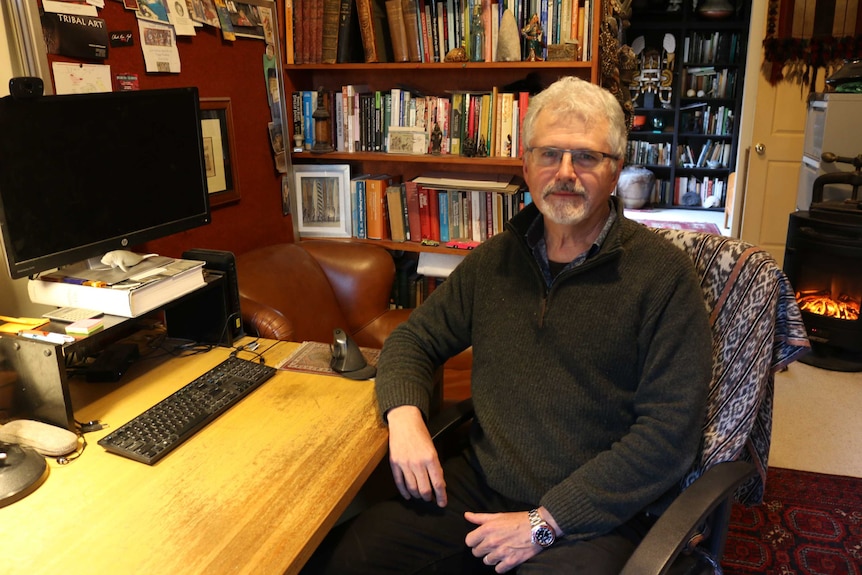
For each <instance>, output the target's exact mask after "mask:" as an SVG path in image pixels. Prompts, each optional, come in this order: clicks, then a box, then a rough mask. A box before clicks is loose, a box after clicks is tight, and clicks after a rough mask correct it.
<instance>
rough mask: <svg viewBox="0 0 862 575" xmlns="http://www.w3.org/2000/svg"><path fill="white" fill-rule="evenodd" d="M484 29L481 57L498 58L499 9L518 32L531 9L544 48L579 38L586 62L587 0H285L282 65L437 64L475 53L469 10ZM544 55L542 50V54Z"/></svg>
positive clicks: (590, 14) (590, 3)
mask: <svg viewBox="0 0 862 575" xmlns="http://www.w3.org/2000/svg"><path fill="white" fill-rule="evenodd" d="M477 8H478V10H479V12H480V15H481V26H482V30H483V35H482V40H483V46H482V48H481V53H482V54H483V61H486V62H492V61H496V48H497V38H498V33H499V28H500V22H501V20H502V19H503V14H504V11H505V10H506V9H507V8H508V9H510V10H511V12H512V16H513V17H514V20H515V23H516V25H517V27H518V30H521V29H522V28H523V27H525V26H526V25H527V24H528V23H529V22H530V19H531V17H532V16H533V14H535V15H536V16H537V17H538V18H539V20H540V22H541V25H542V30H543V35H542V38H541V40H542V45H543V50H544V51H545V52H546V46H547V45H548V44H567V43H574V42H577V43H578V45H579V46H581V47H585V48H586V49H581V50H580V51H578V53H577V55H578V59H581V60H589V58H590V54H589V46H590V45H591V39H590V33H591V25H590V23H591V22H592V19H593V9H594V2H593V1H592V0H506V1H505V2H503V1H498V0H286V7H285V17H286V25H285V28H286V30H285V36H286V37H285V42H286V45H287V47H286V50H285V52H286V55H285V56H286V57H285V61H286V63H287V64H321V63H322V64H332V63H349V62H369V63H370V62H442V61H444V59H445V57H446V54H448V53H449V52H450V51H451V50H453V49H455V48H460V47H464V48H465V50H466V53H467V54H471V53H473V52H472V50H473V47H472V46H471V42H473V41H475V39H474V35H473V34H472V32H473V30H472V29H471V28H472V27H473V18H472V15H473V14H474V10H476V9H477ZM545 55H546V54H542V57H544V56H545Z"/></svg>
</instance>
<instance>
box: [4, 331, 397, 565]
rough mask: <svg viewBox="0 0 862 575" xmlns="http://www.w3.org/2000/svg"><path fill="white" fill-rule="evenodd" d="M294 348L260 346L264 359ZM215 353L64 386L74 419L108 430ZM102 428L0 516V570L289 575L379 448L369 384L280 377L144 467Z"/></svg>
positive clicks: (219, 356)
mask: <svg viewBox="0 0 862 575" xmlns="http://www.w3.org/2000/svg"><path fill="white" fill-rule="evenodd" d="M248 340H249V339H248V338H247V339H246V340H245V341H248ZM297 345H298V344H293V343H287V342H272V341H266V340H261V346H260V350H261V351H263V350H265V352H264V354H265V357H266V359H267V363H268V364H270V365H275V364H276V363H277V362H279V361H280V360H281V359H284V358H285V357H287V356H288V355H289V354H290V353H291V352H292V351H293V350H294V349H295V348H296V347H297ZM270 346H272V347H270ZM227 355H228V350H227V349H224V348H219V349H216V350H213V351H210V352H208V353H206V354H202V355H195V356H189V357H184V358H172V359H170V360H164V361H161V362H159V361H154V360H145V361H141V362H138V364H136V365H135V366H133V368H132V370H130V372H129V373H128V374H127V375H126V377H125V378H124V381H127V383H125V384H107V385H105V384H85V383H76V384H75V385H74V388H73V391H72V393H73V405H74V406H75V409H76V412H75V416H76V418H77V419H78V421H90V420H96V419H98V420H101V421H103V422H105V423H108V424H110V425H111V426H112V427H118V426H120V425H122V424H123V423H126V421H128V420H129V419H131V418H132V417H134V416H135V415H137V414H139V413H140V412H142V411H143V410H144V409H146V408H148V407H150V406H152V405H154V404H155V403H157V402H158V401H159V400H161V399H163V398H164V397H165V396H167V395H169V394H170V393H172V392H173V391H175V390H176V389H179V388H180V387H182V386H183V385H184V384H186V383H188V382H189V381H191V380H192V379H194V378H195V377H197V376H198V375H200V374H201V373H203V372H204V371H206V370H207V369H209V368H210V367H212V366H214V365H216V364H217V363H219V361H221V360H223V359H224V358H225V357H226V356H227ZM240 357H249V358H251V357H252V356H251V355H250V354H248V353H242V354H241V355H240ZM130 375H131V376H132V377H131V378H130V377H129V376H130ZM107 433H108V430H107V429H106V430H103V431H99V432H95V433H89V434H87V441H88V443H89V446H88V447H87V448H86V451H85V452H84V454H83V455H82V456H81V457H80V459H77V460H75V461H73V462H71V463H69V464H68V465H59V464H57V463H56V462H55V461H54V460H53V459H49V466H50V473H49V475H48V478H47V480H46V481H45V483H44V484H43V485H42V486H40V487H39V488H38V489H37V490H36V491H35V492H33V493H31V494H30V495H29V496H27V497H26V498H24V499H22V500H20V501H17V502H15V503H13V504H11V505H9V506H7V507H4V508H2V509H0V557H2V559H0V565H2V566H0V571H2V572H3V573H10V574H16V575H17V574H21V575H33V574H36V573H46V574H51V575H56V574H57V573H94V574H102V573H118V574H119V573H122V574H136V573H142V574H144V573H145V574H152V575H168V574H180V573H182V574H187V573H189V574H190V573H206V574H208V575H210V574H218V573H253V574H255V575H263V574H270V573H273V574H276V573H277V574H281V573H285V572H286V573H296V572H298V571H299V569H300V568H301V566H302V565H303V564H304V563H305V562H306V561H307V560H308V558H309V556H310V555H311V553H312V552H313V550H314V549H315V547H316V546H317V545H318V544H319V543H320V541H321V540H322V538H323V536H324V535H325V534H326V532H327V531H328V530H329V529H330V527H331V526H332V525H333V524H334V523H335V521H336V520H337V519H338V517H339V516H340V514H341V513H342V512H343V511H344V509H345V508H346V507H347V505H348V503H349V502H350V500H351V499H352V498H353V496H354V495H355V494H356V492H357V491H358V489H359V487H360V486H361V485H362V483H363V482H364V481H365V479H366V478H367V477H368V475H369V474H370V472H371V471H372V470H373V468H374V467H375V466H376V465H377V463H378V462H379V461H380V460H381V459H382V457H383V455H384V453H385V451H386V447H387V432H386V429H385V427H384V426H383V425H382V424H381V423H380V422H379V417H378V411H377V404H376V401H375V399H374V390H373V384H372V383H371V382H367V381H364V382H357V381H351V380H348V379H343V378H339V377H328V376H320V375H310V374H301V373H296V372H288V371H279V373H278V374H276V375H275V377H273V378H272V379H270V380H269V381H268V382H266V383H264V384H263V385H262V386H261V387H260V388H258V389H257V390H255V391H254V392H252V393H251V394H250V395H249V396H247V397H246V398H245V399H243V400H242V401H240V403H238V404H237V405H235V406H234V407H232V408H231V409H230V410H228V411H227V412H226V413H224V414H222V415H221V416H220V417H219V418H218V419H216V420H215V421H213V422H212V423H210V424H209V425H208V426H207V427H205V428H204V429H203V430H202V431H200V432H198V433H197V434H196V435H195V436H194V437H192V438H191V439H189V440H188V441H186V442H185V443H184V444H182V445H181V446H180V447H178V448H176V449H175V450H174V451H173V452H171V453H170V454H168V455H167V456H166V457H165V458H164V459H162V460H161V461H159V462H158V463H157V464H156V465H154V466H148V465H144V464H142V463H138V462H136V461H132V460H130V459H126V458H124V457H120V456H117V455H113V454H110V453H108V452H106V451H105V450H104V449H102V447H100V446H99V445H97V444H96V442H97V441H98V440H99V439H100V438H101V437H103V436H104V435H106V434H107Z"/></svg>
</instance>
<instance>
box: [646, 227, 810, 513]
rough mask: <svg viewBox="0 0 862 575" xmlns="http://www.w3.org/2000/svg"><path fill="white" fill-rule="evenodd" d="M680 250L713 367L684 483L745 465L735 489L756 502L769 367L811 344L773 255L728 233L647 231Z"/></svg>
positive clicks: (766, 435)
mask: <svg viewBox="0 0 862 575" xmlns="http://www.w3.org/2000/svg"><path fill="white" fill-rule="evenodd" d="M653 231H654V232H655V233H657V234H659V235H660V236H662V237H664V238H666V239H668V240H670V241H671V242H672V243H673V244H674V245H676V246H677V247H678V248H680V249H682V250H683V251H685V252H686V253H687V254H688V255H689V256H690V257H691V259H692V261H693V262H694V265H695V268H696V269H697V273H698V275H699V276H700V281H701V289H702V290H703V295H704V300H705V303H706V308H707V311H708V312H709V319H710V324H711V325H712V334H713V360H714V361H713V372H712V383H711V386H710V394H709V404H708V408H707V418H706V421H705V424H704V436H703V439H702V443H701V446H700V453H699V456H698V459H697V460H696V461H695V465H694V466H693V468H692V470H691V472H690V473H689V474H688V476H687V477H685V479H684V480H683V486H684V487H685V486H687V485H690V484H691V483H692V482H693V481H694V480H695V479H697V478H698V477H700V476H701V475H702V474H703V473H704V472H705V471H706V470H707V469H709V468H710V467H712V466H713V465H715V464H716V463H720V462H722V461H730V460H737V459H743V460H746V461H750V462H752V463H753V464H754V465H755V467H756V468H757V471H758V474H757V475H756V476H755V477H754V478H753V479H752V480H751V481H750V482H748V483H747V484H746V485H744V486H743V487H742V488H741V489H740V491H739V492H738V493H737V498H738V499H739V500H740V501H742V502H745V503H752V504H753V503H759V502H760V501H761V499H762V497H763V489H764V485H765V482H766V470H767V459H768V456H769V445H770V435H771V431H772V401H773V390H774V383H775V380H774V375H775V372H777V371H779V370H781V369H783V368H784V367H785V366H787V365H788V364H790V363H791V362H793V361H795V360H796V359H798V358H799V357H800V356H802V355H803V354H805V353H807V352H808V351H809V349H810V345H809V343H808V338H807V335H806V331H805V326H804V325H803V323H802V316H801V314H800V312H799V307H798V306H797V303H796V296H795V294H794V291H793V288H792V287H791V285H790V282H789V281H788V279H787V277H786V276H785V275H784V272H783V271H782V270H781V269H780V268H779V267H778V265H777V264H776V262H775V260H774V259H773V258H772V256H771V255H770V254H769V253H768V252H766V251H764V250H762V249H760V248H758V247H755V246H752V245H751V244H748V243H746V242H743V241H741V240H738V239H734V238H726V237H722V236H718V235H714V234H705V233H699V232H691V231H684V230H671V229H653Z"/></svg>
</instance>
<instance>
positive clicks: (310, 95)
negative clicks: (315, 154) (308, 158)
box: [302, 90, 317, 150]
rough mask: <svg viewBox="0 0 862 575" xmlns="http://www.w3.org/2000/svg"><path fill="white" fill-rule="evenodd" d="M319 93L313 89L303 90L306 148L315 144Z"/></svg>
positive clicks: (303, 123)
mask: <svg viewBox="0 0 862 575" xmlns="http://www.w3.org/2000/svg"><path fill="white" fill-rule="evenodd" d="M316 100H317V93H316V92H313V91H311V90H303V91H302V138H303V142H304V144H305V149H306V150H310V149H311V148H312V147H313V146H314V118H313V117H312V114H314V107H315V103H316Z"/></svg>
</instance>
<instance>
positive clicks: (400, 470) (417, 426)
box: [386, 405, 447, 507]
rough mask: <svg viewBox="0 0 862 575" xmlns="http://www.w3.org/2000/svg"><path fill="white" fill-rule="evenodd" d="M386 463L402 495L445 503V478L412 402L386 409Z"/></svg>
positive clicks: (442, 504) (417, 409) (407, 497)
mask: <svg viewBox="0 0 862 575" xmlns="http://www.w3.org/2000/svg"><path fill="white" fill-rule="evenodd" d="M386 419H387V421H388V422H389V466H390V467H391V468H392V477H393V478H394V479H395V485H396V486H397V487H398V491H399V492H400V493H401V496H402V497H403V498H404V499H410V498H422V499H424V500H425V501H434V500H436V502H437V505H438V506H440V507H446V503H447V499H446V481H444V479H443V468H442V467H441V466H440V460H439V459H438V457H437V449H436V448H435V447H434V442H433V441H431V434H429V433H428V428H427V427H426V426H425V421H424V420H423V419H422V412H421V411H419V408H417V407H415V406H412V405H402V406H400V407H395V408H393V409H390V410H389V412H387V414H386Z"/></svg>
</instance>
